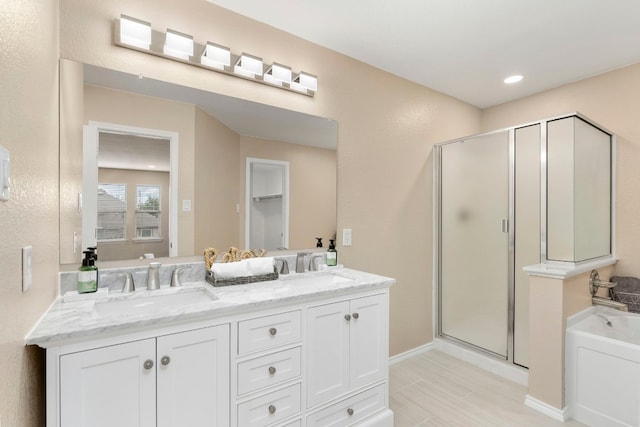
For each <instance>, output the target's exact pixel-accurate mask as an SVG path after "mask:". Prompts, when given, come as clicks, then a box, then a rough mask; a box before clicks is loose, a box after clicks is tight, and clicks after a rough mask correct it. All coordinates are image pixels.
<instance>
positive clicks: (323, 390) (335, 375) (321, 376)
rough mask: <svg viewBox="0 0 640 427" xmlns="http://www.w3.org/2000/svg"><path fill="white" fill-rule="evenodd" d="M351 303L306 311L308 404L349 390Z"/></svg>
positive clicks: (327, 305)
mask: <svg viewBox="0 0 640 427" xmlns="http://www.w3.org/2000/svg"><path fill="white" fill-rule="evenodd" d="M347 314H349V302H348V301H343V302H338V303H334V304H326V305H320V306H317V307H311V308H310V309H309V310H308V312H307V340H308V347H307V379H308V381H307V407H309V408H310V407H312V406H315V405H317V404H319V403H322V402H324V401H326V400H327V399H330V398H333V397H336V396H339V395H341V394H343V393H346V392H348V391H349V321H348V320H347V319H345V315H347Z"/></svg>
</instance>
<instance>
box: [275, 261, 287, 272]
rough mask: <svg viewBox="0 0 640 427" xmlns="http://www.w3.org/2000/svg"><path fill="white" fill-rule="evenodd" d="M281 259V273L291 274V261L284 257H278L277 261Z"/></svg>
mask: <svg viewBox="0 0 640 427" xmlns="http://www.w3.org/2000/svg"><path fill="white" fill-rule="evenodd" d="M278 261H280V262H281V263H282V267H280V274H289V263H288V262H287V260H286V259H284V258H276V262H278Z"/></svg>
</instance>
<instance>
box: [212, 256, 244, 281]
mask: <svg viewBox="0 0 640 427" xmlns="http://www.w3.org/2000/svg"><path fill="white" fill-rule="evenodd" d="M247 261H248V260H246V259H245V260H242V261H237V262H222V263H215V264H213V265H212V266H211V271H213V274H214V275H215V277H217V278H219V279H234V278H236V277H246V276H251V270H249V263H248V262H247Z"/></svg>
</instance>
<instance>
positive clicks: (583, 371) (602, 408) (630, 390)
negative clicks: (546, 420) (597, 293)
mask: <svg viewBox="0 0 640 427" xmlns="http://www.w3.org/2000/svg"><path fill="white" fill-rule="evenodd" d="M603 317H606V318H607V319H608V320H609V321H610V322H611V326H608V325H607V321H606V320H605V319H604V318H603ZM567 325H568V327H567V340H566V347H565V348H566V353H565V367H566V369H565V375H566V384H565V391H566V401H567V402H566V403H567V411H568V415H569V416H570V417H572V418H574V419H576V420H578V421H580V422H582V423H585V424H587V425H589V426H593V427H600V426H634V427H637V426H640V315H638V314H633V313H624V312H621V311H616V310H613V309H609V308H605V307H591V308H589V309H587V310H585V311H584V312H581V313H578V314H577V315H575V316H573V317H572V318H570V319H569V320H568V322H567Z"/></svg>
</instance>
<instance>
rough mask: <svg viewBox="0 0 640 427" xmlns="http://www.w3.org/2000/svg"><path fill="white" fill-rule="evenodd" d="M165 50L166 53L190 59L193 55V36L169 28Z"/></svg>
mask: <svg viewBox="0 0 640 427" xmlns="http://www.w3.org/2000/svg"><path fill="white" fill-rule="evenodd" d="M163 51H164V53H165V55H169V56H174V57H176V58H179V59H184V60H185V61H188V60H189V58H190V57H191V56H193V37H192V36H190V35H188V34H184V33H180V32H178V31H174V30H169V29H168V30H167V34H166V38H165V40H164V47H163Z"/></svg>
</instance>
